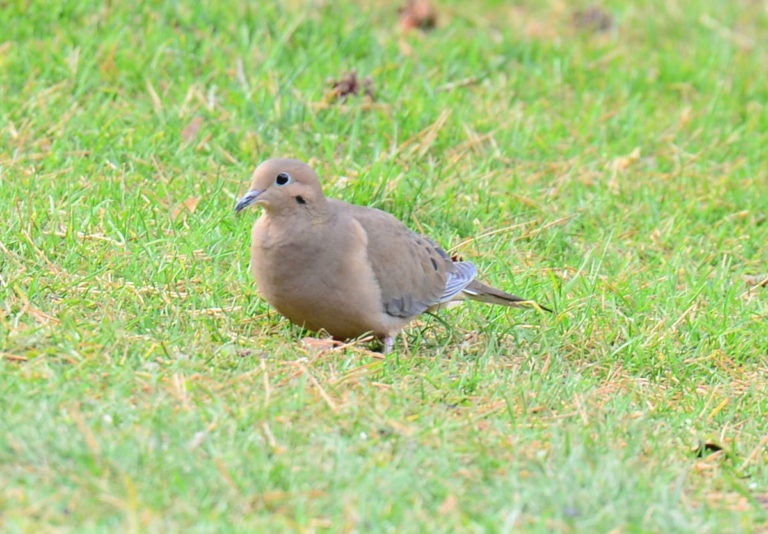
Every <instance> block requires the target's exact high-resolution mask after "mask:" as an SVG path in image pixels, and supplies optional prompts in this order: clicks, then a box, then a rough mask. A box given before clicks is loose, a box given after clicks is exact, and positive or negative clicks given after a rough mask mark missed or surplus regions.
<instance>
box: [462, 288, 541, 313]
mask: <svg viewBox="0 0 768 534" xmlns="http://www.w3.org/2000/svg"><path fill="white" fill-rule="evenodd" d="M462 293H463V295H462V296H463V297H464V298H466V299H469V300H476V301H478V302H485V303H488V304H498V305H499V306H514V307H516V308H530V307H533V308H541V309H542V310H544V311H548V312H550V313H552V310H550V309H549V308H547V307H546V306H542V305H541V304H538V303H536V302H535V301H533V300H528V299H524V298H521V297H518V296H516V295H512V294H510V293H505V292H504V291H501V290H500V289H496V288H495V287H491V286H487V285H485V284H483V283H482V282H478V281H477V280H472V281H471V282H470V283H469V284H467V286H466V287H465V288H464V289H463V291H462Z"/></svg>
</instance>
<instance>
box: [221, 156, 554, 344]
mask: <svg viewBox="0 0 768 534" xmlns="http://www.w3.org/2000/svg"><path fill="white" fill-rule="evenodd" d="M251 205H257V206H260V207H261V208H263V211H262V214H261V217H259V218H258V219H257V220H256V222H255V223H254V225H253V230H252V232H251V240H252V241H251V258H250V262H251V270H252V272H253V277H254V279H255V281H256V286H257V289H258V292H259V293H260V294H261V296H262V297H263V298H264V299H265V300H266V301H267V302H268V303H269V304H270V305H271V306H272V307H273V308H274V309H276V310H277V311H278V312H279V313H280V314H281V315H283V316H284V317H286V318H288V319H289V320H290V321H291V322H293V323H295V324H297V325H299V326H301V327H304V328H306V329H309V330H312V331H314V332H322V331H325V332H327V333H328V334H330V335H332V336H333V337H334V338H336V339H340V340H348V339H354V338H357V337H360V336H362V335H363V334H373V335H374V336H375V337H376V338H378V339H380V340H381V341H382V342H383V345H384V347H383V352H384V353H385V354H386V353H388V352H390V351H391V350H392V347H393V345H394V338H395V336H396V335H397V333H398V332H399V331H400V330H401V329H402V328H403V327H405V326H406V325H407V324H408V323H409V322H411V321H412V320H413V319H414V318H415V317H417V316H418V315H420V314H421V313H424V312H428V311H429V312H432V311H436V310H438V309H440V308H441V307H444V306H446V305H448V304H450V303H453V302H454V301H459V300H475V301H480V302H485V303H490V304H498V305H502V306H517V307H525V306H533V307H536V308H539V309H542V310H545V311H551V310H550V309H549V308H546V307H544V306H541V305H539V304H536V303H535V302H533V301H530V300H526V299H523V298H520V297H518V296H515V295H511V294H509V293H506V292H504V291H501V290H499V289H496V288H494V287H491V286H488V285H486V284H483V283H482V282H480V281H478V280H476V279H475V277H476V276H477V269H476V267H475V265H474V264H473V263H471V262H468V261H456V260H453V259H452V258H451V257H450V256H449V255H448V254H447V253H446V252H445V251H444V250H443V249H442V248H440V246H438V244H437V243H435V241H433V240H431V239H429V238H427V237H424V236H422V235H419V234H417V233H415V232H413V231H411V230H410V229H408V227H407V226H405V225H404V224H403V223H402V222H400V221H399V220H398V219H397V218H395V217H394V216H392V215H390V214H389V213H386V212H384V211H381V210H378V209H375V208H369V207H364V206H358V205H355V204H348V203H346V202H343V201H341V200H337V199H334V198H328V197H326V196H325V195H324V194H323V190H322V187H321V185H320V180H319V179H318V176H317V174H316V173H315V171H314V170H313V169H312V168H311V167H310V166H309V165H307V164H305V163H303V162H301V161H299V160H295V159H282V158H279V159H269V160H267V161H264V162H263V163H261V164H260V165H259V166H258V167H257V168H256V169H255V170H254V172H253V175H252V180H251V186H250V189H249V190H248V192H246V193H245V195H244V196H243V197H242V198H241V199H240V200H239V201H238V202H237V204H236V206H235V213H239V212H241V211H243V210H244V209H245V208H247V207H248V206H251Z"/></svg>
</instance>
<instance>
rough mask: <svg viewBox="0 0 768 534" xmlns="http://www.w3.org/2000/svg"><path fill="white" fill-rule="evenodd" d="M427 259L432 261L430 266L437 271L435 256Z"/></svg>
mask: <svg viewBox="0 0 768 534" xmlns="http://www.w3.org/2000/svg"><path fill="white" fill-rule="evenodd" d="M429 261H431V262H432V267H434V268H435V270H436V271H437V262H436V261H435V258H429Z"/></svg>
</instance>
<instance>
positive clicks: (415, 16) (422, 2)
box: [397, 0, 437, 31]
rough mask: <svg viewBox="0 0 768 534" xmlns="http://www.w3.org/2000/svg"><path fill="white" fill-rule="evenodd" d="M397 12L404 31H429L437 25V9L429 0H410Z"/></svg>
mask: <svg viewBox="0 0 768 534" xmlns="http://www.w3.org/2000/svg"><path fill="white" fill-rule="evenodd" d="M397 12H398V14H399V15H400V29H402V30H403V31H410V30H422V31H428V30H431V29H433V28H434V27H435V26H436V25H437V11H435V8H434V6H433V5H432V3H431V2H429V0H408V2H407V3H406V4H405V5H404V6H403V7H401V8H400V9H398V10H397Z"/></svg>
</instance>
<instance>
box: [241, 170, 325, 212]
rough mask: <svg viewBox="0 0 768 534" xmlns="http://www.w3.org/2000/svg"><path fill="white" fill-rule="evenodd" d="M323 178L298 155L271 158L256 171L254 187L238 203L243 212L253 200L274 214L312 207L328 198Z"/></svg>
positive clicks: (254, 172) (253, 181) (253, 178)
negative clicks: (296, 158)
mask: <svg viewBox="0 0 768 534" xmlns="http://www.w3.org/2000/svg"><path fill="white" fill-rule="evenodd" d="M324 198H325V197H324V195H323V190H322V188H321V187H320V180H318V178H317V174H315V171H313V170H312V168H311V167H310V166H309V165H307V164H306V163H303V162H301V161H299V160H295V159H282V158H276V159H268V160H267V161H265V162H264V163H262V164H261V165H259V166H258V167H256V170H254V171H253V176H252V177H251V187H250V189H249V190H248V192H247V193H246V194H245V195H244V196H243V198H241V199H240V200H239V201H238V202H237V205H235V213H239V212H240V211H242V210H243V209H245V208H247V207H248V206H250V205H251V204H257V205H259V206H262V207H263V208H264V209H265V210H267V213H270V214H275V215H276V214H287V213H291V212H293V211H295V210H298V209H301V208H308V209H311V208H313V207H315V206H316V205H317V204H318V203H321V202H322V201H323V200H324Z"/></svg>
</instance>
